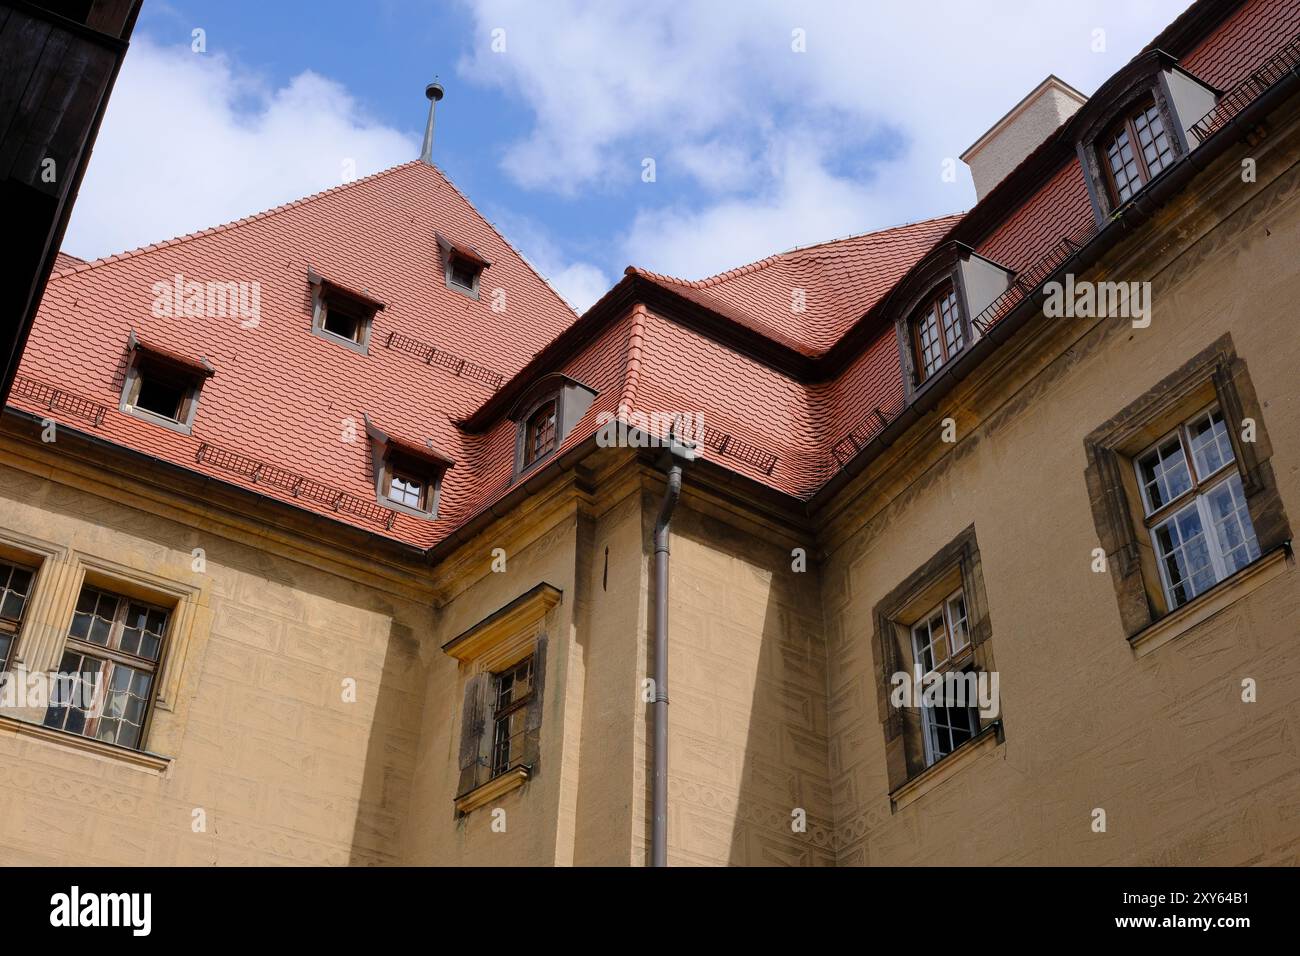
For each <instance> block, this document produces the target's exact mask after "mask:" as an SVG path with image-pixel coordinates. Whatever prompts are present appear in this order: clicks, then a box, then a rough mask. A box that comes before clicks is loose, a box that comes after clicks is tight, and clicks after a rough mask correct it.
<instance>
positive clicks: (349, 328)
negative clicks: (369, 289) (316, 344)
mask: <svg viewBox="0 0 1300 956" xmlns="http://www.w3.org/2000/svg"><path fill="white" fill-rule="evenodd" d="M365 326H366V320H365V319H362V318H360V317H359V316H357V315H354V314H353V313H352V312H350V311H348V310H347V308H346V306H341V305H335V306H326V307H325V308H324V309H322V318H321V328H322V329H324V330H325V331H326V332H328V333H330V335H337V336H338V337H339V338H341V339H347V340H348V341H349V342H356V343H358V344H360V343H361V340H362V337H363V335H364V332H365Z"/></svg>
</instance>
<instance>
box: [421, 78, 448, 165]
mask: <svg viewBox="0 0 1300 956" xmlns="http://www.w3.org/2000/svg"><path fill="white" fill-rule="evenodd" d="M442 94H443V89H442V84H441V83H439V82H438V78H437V77H436V76H435V77H434V78H433V82H432V83H430V84H429V85H428V86H426V87H425V88H424V95H425V96H426V97H428V99H429V122H428V124H426V125H425V127H424V146H423V147H422V148H421V149H420V161H421V162H423V163H428V164H429V165H430V166H432V165H433V113H434V110H436V109H437V108H438V101H439V100H440V99H442Z"/></svg>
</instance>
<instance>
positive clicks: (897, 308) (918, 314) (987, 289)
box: [886, 241, 1015, 401]
mask: <svg viewBox="0 0 1300 956" xmlns="http://www.w3.org/2000/svg"><path fill="white" fill-rule="evenodd" d="M1014 280H1015V272H1014V270H1012V269H1008V268H1006V267H1005V266H1002V265H1000V264H998V263H996V262H994V261H993V260H991V259H988V258H985V257H984V256H981V255H980V254H979V253H977V252H975V250H974V249H972V248H970V247H969V246H967V245H965V244H964V243H961V242H955V241H954V242H946V243H944V244H943V245H941V246H939V247H938V248H936V249H935V250H934V251H933V252H931V253H930V254H929V255H928V256H926V257H925V258H924V259H922V260H921V261H920V262H919V263H917V264H916V266H915V267H914V268H913V269H912V271H911V272H910V273H909V274H908V275H907V277H906V278H904V279H903V281H902V282H900V283H899V284H898V285H897V286H896V287H895V289H894V291H893V292H892V293H891V294H890V296H889V299H888V301H887V303H886V310H887V314H888V315H889V317H890V319H891V321H892V324H893V326H894V334H895V338H896V339H897V342H898V351H899V359H900V362H901V365H902V369H903V382H904V385H905V387H906V389H907V399H908V401H911V400H912V399H913V398H914V397H915V396H916V395H917V394H918V393H919V392H920V391H922V390H923V389H924V388H925V387H926V385H927V384H929V383H930V382H932V381H934V379H935V376H936V375H937V374H938V372H939V370H940V369H942V368H943V367H945V366H946V365H948V364H950V363H951V362H953V361H955V360H956V358H957V356H958V355H959V354H960V353H961V352H962V351H964V350H965V349H966V348H967V347H968V346H970V345H973V344H974V343H975V341H976V340H977V339H978V338H979V337H980V335H981V334H982V330H981V329H980V328H979V326H978V325H976V324H975V322H974V317H975V316H977V315H979V314H980V313H981V312H982V311H984V309H985V308H987V307H988V305H989V303H991V302H993V301H994V300H995V299H996V298H997V297H998V296H1000V295H1002V293H1003V292H1005V291H1006V290H1007V288H1008V287H1009V286H1010V285H1011V283H1012V282H1013V281H1014Z"/></svg>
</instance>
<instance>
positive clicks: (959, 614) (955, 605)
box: [948, 593, 970, 654]
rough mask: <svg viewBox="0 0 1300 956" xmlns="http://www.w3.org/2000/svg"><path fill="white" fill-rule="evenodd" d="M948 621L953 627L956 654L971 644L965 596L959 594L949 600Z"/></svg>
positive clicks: (953, 646)
mask: <svg viewBox="0 0 1300 956" xmlns="http://www.w3.org/2000/svg"><path fill="white" fill-rule="evenodd" d="M948 620H949V621H950V622H951V625H952V652H953V653H954V654H956V653H957V652H958V651H960V650H961V649H962V648H963V647H965V646H966V645H967V644H968V643H970V635H969V634H968V633H967V630H966V597H965V595H963V594H961V593H958V594H957V595H956V596H954V597H951V598H949V599H948Z"/></svg>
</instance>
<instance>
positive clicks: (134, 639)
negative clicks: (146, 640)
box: [118, 627, 140, 654]
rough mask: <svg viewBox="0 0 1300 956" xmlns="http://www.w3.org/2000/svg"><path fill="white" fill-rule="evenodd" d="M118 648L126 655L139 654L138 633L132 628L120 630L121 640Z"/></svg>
mask: <svg viewBox="0 0 1300 956" xmlns="http://www.w3.org/2000/svg"><path fill="white" fill-rule="evenodd" d="M118 646H119V647H120V648H121V649H122V650H124V651H126V652H127V653H128V654H138V653H139V652H140V631H138V630H137V629H136V628H134V627H127V628H123V629H122V638H121V640H120V641H119V642H118Z"/></svg>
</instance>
